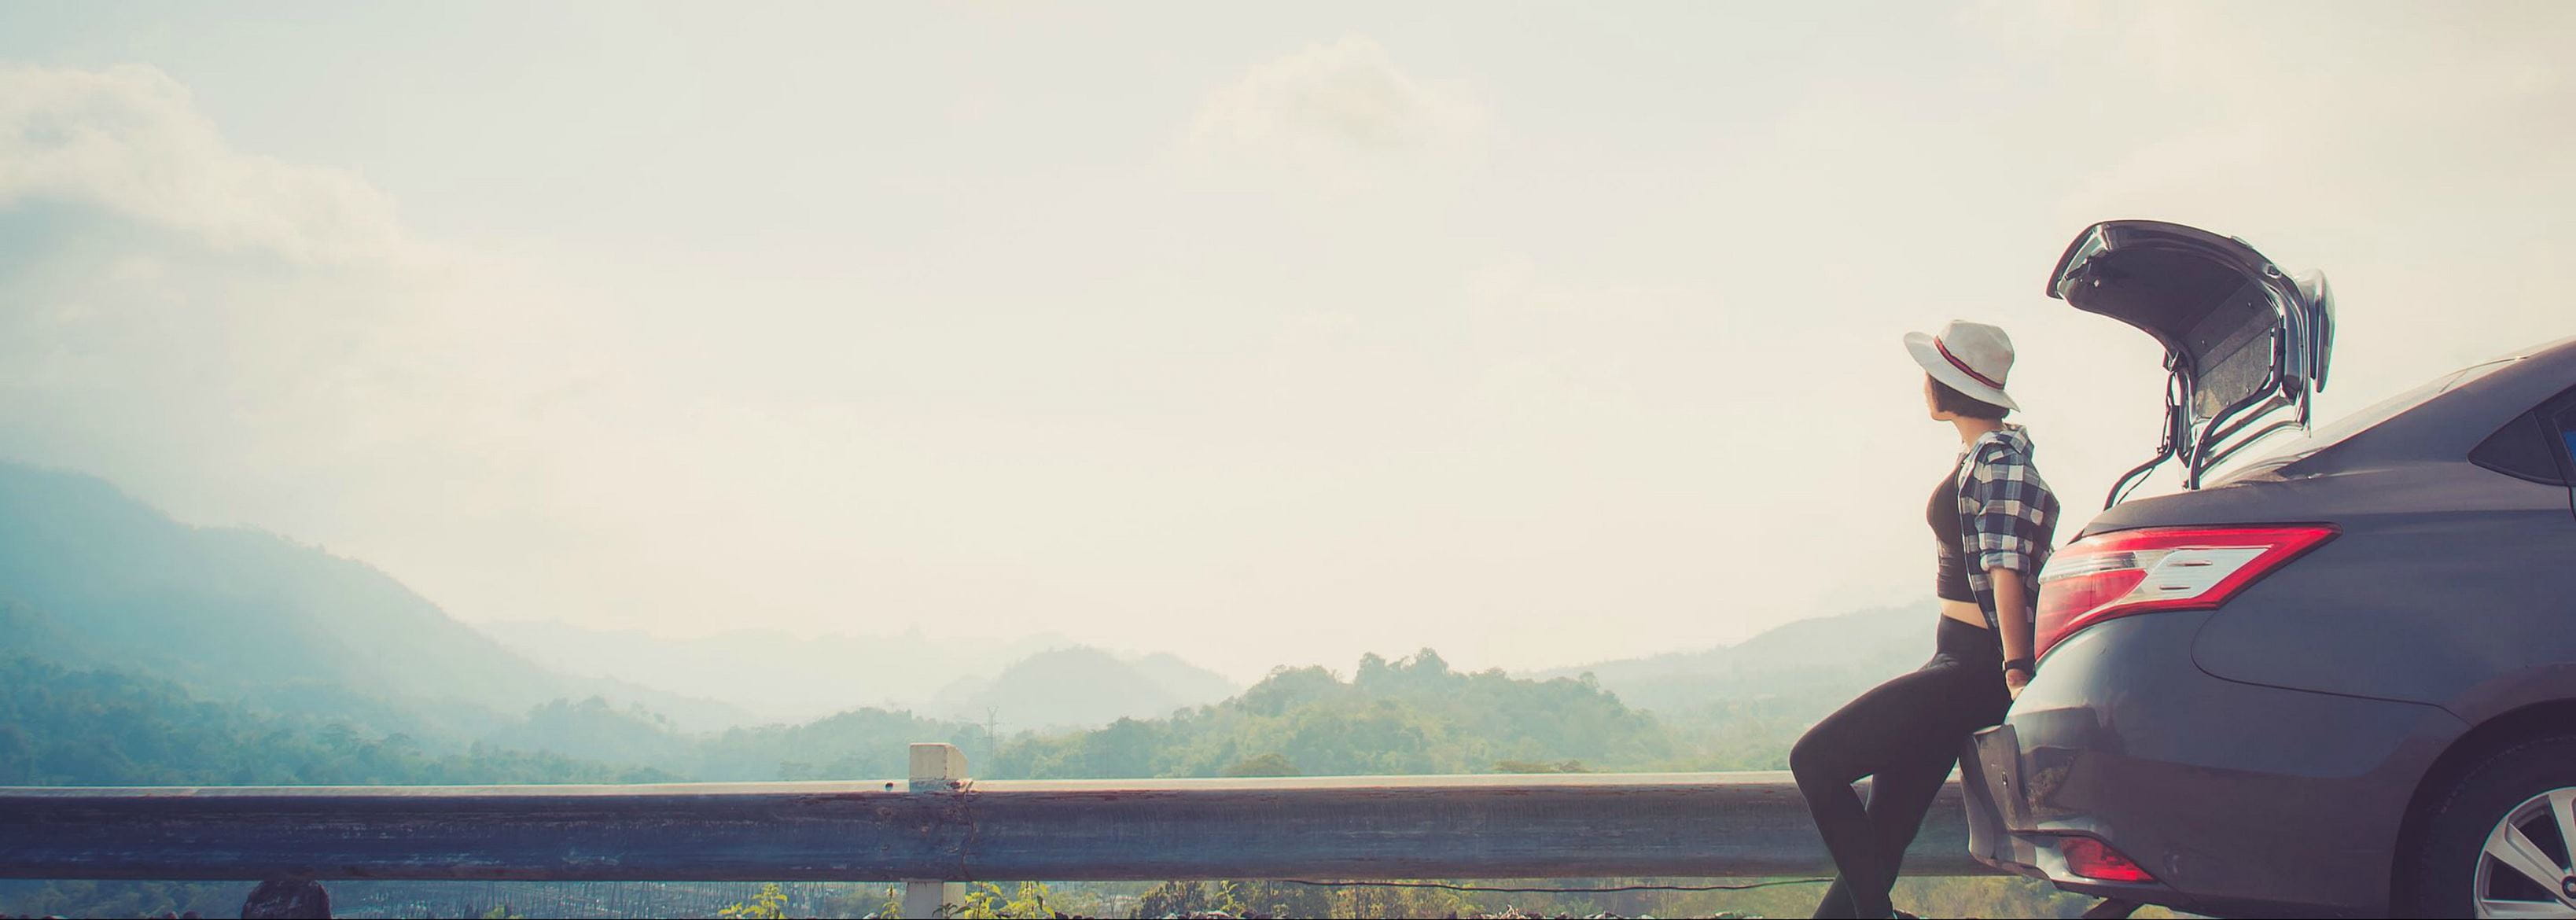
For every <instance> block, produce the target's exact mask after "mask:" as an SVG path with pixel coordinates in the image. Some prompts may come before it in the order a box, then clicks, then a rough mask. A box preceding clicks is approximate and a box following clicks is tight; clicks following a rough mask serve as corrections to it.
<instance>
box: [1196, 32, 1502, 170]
mask: <svg viewBox="0 0 2576 920" xmlns="http://www.w3.org/2000/svg"><path fill="white" fill-rule="evenodd" d="M1489 122H1490V113H1489V111H1488V109H1487V108H1486V107H1485V106H1484V105H1483V104H1481V103H1479V102H1478V101H1476V100H1475V99H1474V98H1473V97H1472V96H1471V95H1470V94H1469V93H1468V91H1467V90H1466V89H1465V88H1464V87H1463V86H1461V85H1459V84H1456V83H1450V82H1438V81H1429V80H1424V79H1422V78H1420V77H1416V76H1414V75H1413V74H1411V73H1408V72H1406V71H1404V70H1402V69H1400V68H1398V67H1397V66H1396V65H1395V62H1394V60H1393V59H1392V58H1391V57H1389V56H1388V54H1387V52H1386V49H1385V48H1383V47H1381V46H1380V45H1379V44H1378V43H1377V42H1376V41H1374V40H1371V39H1368V38H1365V37H1360V36H1351V37H1347V38H1344V39H1342V40H1340V41H1337V42H1334V43H1332V44H1329V45H1310V46H1308V47H1306V48H1305V49H1303V50H1300V51H1297V52H1296V53H1293V54H1289V55H1286V56H1284V57H1280V58H1277V59H1274V60H1271V61H1268V62H1265V63H1262V64H1260V65H1258V66H1256V67H1253V68H1252V69H1251V70H1250V71H1249V72H1247V73H1245V74H1244V75H1243V78H1242V79H1240V80H1237V81H1235V82H1234V83H1232V84H1230V85H1228V86H1225V87H1222V88H1220V89H1218V90H1216V91H1214V92H1212V93H1210V94H1208V97H1207V99H1206V101H1205V103H1204V104H1203V105H1202V106H1201V107H1200V109H1199V113H1198V118H1197V121H1196V123H1195V124H1194V126H1193V127H1192V130H1191V138H1192V141H1193V143H1194V145H1196V146H1197V147H1198V148H1199V149H1200V150H1202V151H1209V152H1219V153H1223V154H1227V155H1233V156H1242V157H1246V158H1250V159H1255V160H1261V161H1268V162H1276V163H1284V164H1287V165H1290V166H1292V167H1296V168H1301V169H1307V170H1323V171H1331V172H1347V171H1350V170H1354V169H1370V168H1383V167H1385V166H1389V165H1401V164H1416V165H1418V164H1424V163H1442V162H1452V161H1455V160H1456V159H1458V158H1460V157H1464V156H1470V155H1472V154H1473V152H1474V148H1475V145H1476V144H1477V142H1478V141H1480V140H1481V139H1482V138H1483V136H1484V134H1485V131H1486V128H1487V126H1488V124H1489Z"/></svg>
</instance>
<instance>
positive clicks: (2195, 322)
mask: <svg viewBox="0 0 2576 920" xmlns="http://www.w3.org/2000/svg"><path fill="white" fill-rule="evenodd" d="M2048 295H2049V296H2051V297H2056V298H2060V299H2063V300H2065V301H2066V302H2067V303H2069V304H2073V305H2074V306H2075V308H2076V309H2079V310H2083V311H2086V312H2089V313H2099V314H2102V315H2104V316H2108V317H2110V318H2112V319H2116V320H2119V321H2121V322H2123V323H2127V324H2129V325H2131V326H2135V327H2137V328H2138V329H2139V330H2141V331H2144V332H2145V333H2146V334H2148V335H2150V336H2153V337H2154V338H2155V340H2156V341H2157V342H2158V343H2161V344H2163V345H2164V347H2165V368H2166V369H2167V370H2168V371H2170V372H2171V373H2172V377H2171V378H2170V380H2169V381H2168V385H2167V389H2166V394H2165V422H2164V424H2165V431H2164V441H2163V443H2162V445H2161V446H2159V447H2158V448H2157V452H2156V455H2155V456H2154V457H2153V458H2150V459H2149V460H2148V461H2147V462H2146V463H2144V464H2141V465H2139V466H2138V467H2137V468H2136V469H2132V470H2130V471H2129V472H2128V474H2127V475H2124V476H2122V477H2120V480H2119V481H2118V482H2116V483H2114V484H2113V485H2112V487H2111V495H2110V498H2109V500H2108V501H2106V502H2105V503H2104V504H2105V505H2106V506H2108V505H2112V504H2118V503H2119V500H2120V497H2121V496H2122V495H2124V494H2126V493H2127V491H2128V490H2129V489H2130V488H2132V487H2134V486H2135V484H2136V483H2137V482H2138V481H2141V480H2143V479H2144V478H2145V476H2146V475H2147V473H2148V472H2150V471H2152V470H2154V469H2155V468H2156V467H2157V466H2158V465H2160V464H2162V463H2164V462H2166V461H2168V460H2178V461H2179V462H2180V463H2181V464H2182V477H2183V487H2184V488H2199V487H2200V480H2201V476H2202V474H2203V473H2205V472H2207V471H2208V470H2209V468H2210V467H2212V466H2214V465H2216V464H2217V463H2218V462H2219V461H2221V460H2224V459H2226V458H2227V456H2228V455H2229V454H2232V453H2235V452H2236V451H2237V450H2238V449H2241V448H2243V447H2245V446H2246V445H2248V444H2251V443H2253V442H2254V441H2255V440H2257V439H2260V438H2262V437H2263V436H2265V435H2268V434H2271V433H2273V432H2275V431H2280V430H2283V429H2291V428H2305V427H2306V426H2307V425H2308V421H2309V417H2308V416H2309V405H2310V402H2311V399H2312V397H2313V396H2314V394H2315V393H2316V392H2317V391H2318V390H2321V389H2324V388H2325V381H2326V365H2327V360H2328V358H2329V357H2330V356H2331V355H2332V353H2333V351H2334V295H2333V293H2332V292H2331V291H2330V290H2329V289H2328V288H2327V286H2326V280H2325V276H2324V275H2323V274H2321V273H2309V274H2306V275H2302V276H2299V277H2297V278H2292V277H2289V276H2288V275H2285V274H2283V273H2282V271H2281V270H2280V269H2279V268H2277V267H2275V266H2274V265H2273V264H2272V262H2271V260H2269V259H2266V258H2264V257H2263V254H2262V253H2260V252H2256V251H2255V250H2254V247H2252V246H2249V245H2247V244H2246V243H2245V241H2244V240H2240V239H2236V238H2233V237H2224V236H2219V235H2217V234H2215V233H2210V232H2208V231H2206V230H2199V229H2195V228H2192V227H2186V226H2183V225H2181V224H2169V223H2164V222H2162V221H2152V220H2114V221H2104V222H2102V223H2098V224H2094V225H2093V226H2091V227H2088V228H2085V230H2084V232H2083V233H2082V234H2080V235H2078V236H2076V238H2075V242H2074V243H2073V244H2071V245H2069V246H2067V248H2066V254H2065V255H2064V256H2061V257H2059V259H2058V260H2057V269H2056V271H2054V272H2052V273H2051V274H2050V275H2049V282H2048Z"/></svg>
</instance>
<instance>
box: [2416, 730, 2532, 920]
mask: <svg viewBox="0 0 2576 920" xmlns="http://www.w3.org/2000/svg"><path fill="white" fill-rule="evenodd" d="M2425 808H2426V811H2425V815H2424V818H2425V820H2424V822H2423V824H2422V825H2421V826H2422V827H2423V832H2422V833H2419V834H2417V835H2416V840H2415V841H2414V846H2413V847H2412V852H2410V853H2408V854H2407V856H2406V859H2405V860H2404V861H2403V862H2401V863H2400V872H2399V874H2398V875H2399V877H2398V878H2397V879H2396V881H2397V883H2398V884H2397V886H2396V891H2397V893H2398V897H2399V903H2397V904H2394V905H2391V906H2392V907H2395V908H2396V910H2397V912H2398V914H2399V915H2400V916H2408V917H2483V916H2491V915H2495V910H2496V909H2498V908H2511V907H2514V906H2516V905H2515V904H2514V903H2513V902H2526V903H2524V904H2522V905H2521V906H2523V907H2525V908H2529V909H2537V910H2556V911H2562V912H2564V913H2565V914H2566V915H2567V916H2571V917H2576V860H2571V858H2570V857H2571V856H2576V853H2571V850H2576V840H2570V839H2566V838H2567V837H2568V836H2569V829H2571V827H2572V826H2576V736H2558V737H2548V738H2540V739H2535V740H2531V741H2524V742H2520V743H2517V744H2513V745H2510V746H2507V747H2505V748H2504V749H2502V750H2499V751H2497V752H2495V753H2494V754H2491V755H2488V756H2487V757H2486V758H2485V759H2483V760H2482V761H2480V762H2479V763H2478V764H2477V765H2476V766H2473V767H2471V768H2469V770H2468V771H2467V772H2466V773H2464V774H2462V775H2461V776H2460V778H2459V780H2458V781H2457V782H2455V783H2453V784H2451V788H2450V789H2448V790H2446V791H2445V792H2443V793H2442V794H2440V795H2438V796H2436V797H2434V798H2433V799H2431V800H2430V801H2428V802H2427V803H2426V806H2425ZM2508 824H2511V825H2512V826H2513V827H2512V830H2511V831H2510V832H2509V831H2508V830H2507V827H2506V826H2507V825H2508ZM2514 834H2519V836H2518V837H2516V836H2514ZM2491 841H2492V842H2494V843H2495V848H2494V850H2493V851H2492V852H2491V851H2490V847H2489V844H2490V842H2491ZM2498 854H2502V855H2498ZM2517 865H2518V866H2519V867H2520V868H2516V866H2517ZM2544 873H2545V874H2548V875H2554V876H2556V878H2554V879H2547V880H2542V879H2534V878H2531V876H2533V875H2538V874H2544ZM2544 884H2545V885H2546V887H2545V888H2544V887H2542V886H2543V885H2544ZM2544 898H2546V899H2548V900H2539V899H2544ZM2535 915H2538V914H2535Z"/></svg>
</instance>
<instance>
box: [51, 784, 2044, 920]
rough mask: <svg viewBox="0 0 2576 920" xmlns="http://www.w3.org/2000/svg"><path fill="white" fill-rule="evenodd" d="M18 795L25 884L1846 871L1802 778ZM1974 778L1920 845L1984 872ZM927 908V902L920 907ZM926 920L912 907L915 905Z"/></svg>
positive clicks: (1928, 861)
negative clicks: (1969, 799) (1971, 792)
mask: <svg viewBox="0 0 2576 920" xmlns="http://www.w3.org/2000/svg"><path fill="white" fill-rule="evenodd" d="M913 763H914V770H913V772H914V773H915V774H916V775H915V777H914V778H913V779H910V780H900V781H882V782H833V783H690V784H671V785H636V786H369V787H276V786H270V787H177V788H174V787H135V788H112V787H111V788H99V787H89V788H0V877H6V878H53V879H166V880H183V879H194V880H263V879H297V880H308V879H309V880H331V879H415V880H417V879H452V880H561V881H910V882H917V883H926V884H919V885H915V886H914V888H915V889H918V891H917V894H919V895H920V896H922V897H924V898H930V897H937V898H939V900H932V901H926V902H925V903H926V904H928V905H936V904H938V903H940V902H941V901H948V902H951V903H953V901H954V891H955V888H956V886H954V885H947V886H942V885H939V884H938V883H940V882H952V883H953V882H962V881H967V880H1021V879H1038V880H1048V881H1104V880H1121V879H1141V880H1153V879H1215V878H1335V879H1419V878H1579V877H1598V876H1731V877H1753V876H1780V875H1829V874H1831V873H1832V869H1833V866H1832V860H1831V859H1830V858H1829V857H1828V856H1827V855H1826V853H1825V850H1824V846H1823V843H1822V841H1821V840H1819V839H1818V837H1817V836H1816V832H1815V829H1814V826H1813V824H1812V823H1811V822H1810V820H1809V818H1808V812H1807V807H1806V802H1805V800H1804V799H1803V798H1802V797H1801V796H1800V795H1799V793H1798V789H1797V786H1796V784H1795V783H1794V782H1793V781H1792V780H1791V779H1790V777H1789V775H1788V774H1786V773H1776V772H1775V773H1648V774H1565V775H1477V776H1348V777H1289V778H1278V779H1162V780H1075V781H985V780H970V779H964V778H962V777H963V774H964V773H965V769H964V766H965V765H964V759H963V758H962V757H961V756H959V755H958V754H957V752H956V749H954V748H951V747H949V746H947V745H944V744H942V745H915V746H914V749H913ZM1959 794H1960V793H1959V787H1958V786H1957V784H1955V783H1953V784H1952V785H1951V786H1950V787H1949V788H1948V789H1946V790H1945V791H1944V792H1943V793H1942V797H1941V799H1940V800H1939V801H1938V802H1936V803H1935V804H1934V806H1933V808H1932V813H1931V816H1930V818H1929V819H1928V820H1927V821H1926V822H1925V825H1924V827H1923V831H1922V833H1921V834H1920V835H1919V836H1917V837H1916V839H1915V842H1914V845H1913V848H1912V849H1910V850H1908V851H1907V853H1906V860H1905V871H1906V872H1907V873H1908V874H1914V875H1985V874H1993V873H1994V872H1995V870H1993V869H1991V868H1988V867H1986V866H1984V865H1983V864H1980V863H1978V862H1976V861H1975V860H1974V859H1972V858H1970V857H1969V856H1968V855H1967V826H1966V821H1965V818H1964V815H1963V811H1962V807H1961V802H1960V799H1959ZM908 900H909V899H908ZM907 915H912V911H910V910H907Z"/></svg>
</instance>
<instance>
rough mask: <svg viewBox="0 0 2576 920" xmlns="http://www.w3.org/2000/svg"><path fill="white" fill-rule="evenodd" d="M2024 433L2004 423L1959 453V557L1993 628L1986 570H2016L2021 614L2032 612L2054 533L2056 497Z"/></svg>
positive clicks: (1992, 594) (1991, 592) (1992, 595)
mask: <svg viewBox="0 0 2576 920" xmlns="http://www.w3.org/2000/svg"><path fill="white" fill-rule="evenodd" d="M2030 449H2031V448H2030V435H2029V434H2028V433H2027V432H2026V431H2024V430H2023V428H2022V427H2021V426H2019V425H2005V426H2003V427H2002V428H1999V429H1996V430H1995V431H1992V432H1989V433H1987V434H1983V435H1979V436H1978V437H1977V439H1976V440H1975V441H1973V442H1970V443H1969V444H1968V446H1967V447H1966V448H1964V449H1962V450H1961V451H1960V455H1961V457H1962V458H1964V459H1965V461H1966V462H1963V463H1961V464H1960V465H1959V550H1960V556H1959V558H1961V559H1965V560H1967V562H1968V565H1967V569H1968V588H1969V590H1971V591H1973V592H1975V593H1976V595H1977V607H1978V608H1979V609H1981V610H1983V611H1985V614H1986V626H1987V627H1988V628H1993V627H1995V625H1996V623H1995V592H1994V585H1993V584H1992V583H1991V582H1992V579H1990V578H1989V577H1987V575H1986V570H1988V569H1994V568H2005V569H2011V570H2013V571H2015V572H2019V573H2021V578H2022V587H2023V588H2024V589H2025V591H2024V593H2023V594H2022V597H2023V598H2024V599H2025V606H2027V607H2029V608H2031V609H2026V610H2024V611H2022V616H2023V617H2024V618H2029V617H2031V616H2032V615H2033V614H2034V613H2035V612H2036V610H2037V607H2038V600H2039V570H2040V567H2041V566H2044V565H2047V564H2048V554H2049V553H2050V551H2051V550H2052V549H2053V548H2054V547H2053V546H2052V545H2051V544H2052V541H2054V540H2055V538H2056V534H2057V495H2056V494H2055V493H2052V492H2050V491H2048V483H2047V482H2046V481H2045V480H2042V479H2040V478H2039V470H2038V469H2037V468H2035V467H2033V466H2031V464H2030Z"/></svg>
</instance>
